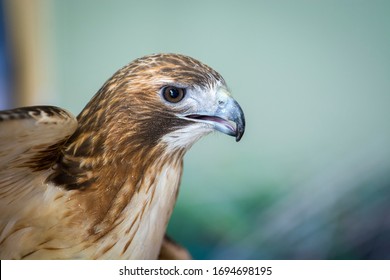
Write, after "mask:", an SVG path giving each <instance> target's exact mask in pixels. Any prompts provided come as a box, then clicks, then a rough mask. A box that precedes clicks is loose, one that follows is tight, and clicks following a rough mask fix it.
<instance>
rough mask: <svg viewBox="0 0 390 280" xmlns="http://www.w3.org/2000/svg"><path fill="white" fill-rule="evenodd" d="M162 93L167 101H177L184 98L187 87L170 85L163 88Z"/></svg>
mask: <svg viewBox="0 0 390 280" xmlns="http://www.w3.org/2000/svg"><path fill="white" fill-rule="evenodd" d="M162 94H163V96H164V98H165V100H166V101H168V102H171V103H177V102H179V101H181V100H182V99H183V98H184V95H185V89H184V88H177V87H173V86H168V87H165V88H163V89H162Z"/></svg>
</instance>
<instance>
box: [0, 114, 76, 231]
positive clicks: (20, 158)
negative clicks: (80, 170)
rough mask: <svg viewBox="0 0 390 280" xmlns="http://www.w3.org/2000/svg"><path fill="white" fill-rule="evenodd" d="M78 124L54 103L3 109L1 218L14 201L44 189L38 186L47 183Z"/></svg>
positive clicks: (0, 126) (0, 131) (0, 123)
mask: <svg viewBox="0 0 390 280" xmlns="http://www.w3.org/2000/svg"><path fill="white" fill-rule="evenodd" d="M76 127H77V120H76V118H75V117H74V116H73V115H72V114H70V113H69V112H67V111H65V110H63V109H60V108H57V107H53V106H34V107H24V108H18V109H13V110H7V111H0V219H1V220H3V219H5V218H6V216H7V212H8V213H12V212H11V211H7V210H10V209H7V207H11V208H12V206H11V204H13V205H14V204H15V202H17V201H18V200H21V199H23V201H24V202H27V201H25V199H26V196H32V193H34V192H35V191H42V190H37V188H38V189H39V188H42V186H43V185H44V180H45V179H46V177H47V174H48V172H51V171H50V169H51V167H52V166H53V164H54V161H55V160H56V159H57V158H58V155H59V149H60V148H61V146H62V145H63V144H64V143H65V141H66V140H67V139H68V138H69V136H70V135H72V134H73V132H74V131H75V130H76ZM27 198H28V197H27ZM23 201H21V203H23ZM16 204H17V203H16ZM0 222H1V221H0ZM0 226H2V225H0Z"/></svg>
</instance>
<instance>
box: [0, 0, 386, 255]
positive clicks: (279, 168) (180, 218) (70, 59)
mask: <svg viewBox="0 0 390 280" xmlns="http://www.w3.org/2000/svg"><path fill="white" fill-rule="evenodd" d="M11 1H12V0H11ZM5 2H7V1H5ZM19 2H23V1H22V0H20V1H19ZM30 2H34V1H30ZM35 4H36V5H38V6H39V9H38V11H36V13H35V14H36V15H39V16H38V17H37V18H36V19H33V21H34V22H35V23H36V25H37V28H38V29H40V30H42V31H41V32H40V36H39V37H37V38H35V39H34V40H33V42H35V43H36V41H37V40H39V42H40V43H39V45H40V46H41V47H40V48H38V49H39V51H38V53H39V55H37V58H36V60H37V61H36V62H35V65H38V66H39V67H40V70H39V71H41V72H42V73H43V74H42V75H41V76H40V81H41V83H40V84H39V85H38V86H37V89H36V93H35V95H34V96H35V97H34V98H35V99H33V101H32V102H38V103H46V104H47V103H48V104H54V105H58V106H62V107H64V108H68V109H70V110H71V111H72V112H73V113H74V114H78V113H79V112H80V110H81V109H82V108H83V107H84V105H85V104H86V103H87V102H88V100H89V99H90V98H91V97H92V96H93V94H94V93H95V92H96V91H97V90H98V89H99V88H100V86H101V85H102V84H103V83H104V82H105V80H107V79H108V78H109V77H110V76H111V75H112V74H113V73H114V72H115V71H116V70H117V69H118V68H120V67H122V66H123V65H125V64H127V63H128V62H130V61H131V60H133V59H135V58H137V57H140V56H143V55H146V54H150V53H156V52H175V53H182V54H186V55H190V56H193V57H195V58H197V59H199V60H201V61H202V62H204V63H206V64H208V65H209V66H211V67H213V68H214V69H216V70H217V71H218V72H220V73H221V74H222V75H223V76H224V78H225V79H226V81H227V83H228V85H229V87H230V89H231V91H232V93H233V95H234V97H235V98H236V100H238V102H239V103H240V104H241V106H242V108H243V110H244V112H245V114H246V119H247V130H246V133H245V135H244V137H243V139H242V141H241V142H239V143H238V144H237V143H235V141H234V139H233V138H230V137H226V136H225V135H222V134H217V133H216V134H213V135H211V136H208V137H206V138H205V139H203V140H201V141H200V142H199V143H197V144H196V145H195V146H194V147H193V148H192V150H191V151H190V152H188V153H187V155H186V158H185V171H184V175H183V176H184V177H183V180H182V186H181V191H180V195H179V200H178V202H177V205H176V208H175V211H174V214H173V216H172V219H171V222H170V225H169V230H168V232H169V234H170V235H171V236H172V237H173V238H174V239H176V240H177V241H179V243H181V244H183V245H184V246H186V247H188V248H189V250H190V251H191V253H192V254H193V256H194V258H196V259H390V217H389V215H390V2H389V1H372V0H371V1H368V0H367V1H359V0H356V1H343V0H337V1H335V0H333V1H332V0H329V1H309V0H307V1H302V0H298V1H249V0H240V1H238V0H237V1H232V0H231V1H226V0H224V1H222V0H221V1H209V0H197V1H178V0H177V1H172V0H166V1H152V0H148V1H128V0H127V1H125V0H115V1H105V0H99V1H96V0H95V1H93V0H83V1H80V0H67V1H62V0H53V1H50V0H39V1H38V0H36V1H35ZM22 27H23V26H22ZM35 43H34V44H35ZM37 44H38V43H37ZM39 58H42V60H40V59H39ZM37 71H38V70H37ZM16 105H19V104H16ZM29 105H32V104H29Z"/></svg>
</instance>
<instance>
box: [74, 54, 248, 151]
mask: <svg viewBox="0 0 390 280" xmlns="http://www.w3.org/2000/svg"><path fill="white" fill-rule="evenodd" d="M84 118H85V119H88V122H86V123H83V119H84ZM79 121H80V124H81V125H88V124H89V125H91V122H94V123H96V125H97V126H98V127H99V129H104V128H106V129H109V130H110V132H109V133H108V134H109V135H110V137H109V138H111V139H112V140H113V141H114V142H115V143H120V142H122V141H124V142H127V143H129V141H130V140H131V141H130V142H131V143H134V142H137V141H139V143H136V144H139V145H141V146H142V145H149V144H150V145H156V144H157V143H160V144H165V145H167V148H171V149H176V148H179V149H181V148H184V149H188V148H189V147H190V146H191V145H192V144H193V143H194V142H195V141H196V140H197V139H199V138H200V137H201V136H203V135H205V134H207V133H209V132H211V131H213V130H218V131H221V132H223V133H225V134H228V135H231V136H235V137H236V140H237V141H239V140H240V139H241V137H242V135H243V133H244V129H245V119H244V114H243V111H242V109H241V107H240V106H239V105H238V103H237V102H236V101H235V100H234V99H233V98H232V96H231V95H230V93H229V91H228V89H227V86H226V83H225V81H224V79H223V78H222V76H221V75H220V74H218V73H217V72H216V71H214V70H213V69H211V68H210V67H208V66H207V65H205V64H203V63H201V62H199V61H197V60H195V59H193V58H191V57H188V56H184V55H178V54H155V55H150V56H146V57H143V58H140V59H137V60H135V61H133V62H131V63H130V64H128V65H127V66H125V67H123V68H122V69H120V70H119V71H118V72H116V73H115V74H114V75H113V77H112V78H111V79H110V80H108V81H107V82H106V84H105V85H104V86H103V87H102V88H101V90H100V91H99V92H98V94H97V95H96V96H95V97H94V98H93V99H92V100H91V102H90V103H89V104H88V105H87V107H86V108H85V110H84V111H83V112H82V114H81V115H80V116H79ZM134 136H136V138H137V140H134V139H130V138H133V137H134Z"/></svg>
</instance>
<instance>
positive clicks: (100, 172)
mask: <svg viewBox="0 0 390 280" xmlns="http://www.w3.org/2000/svg"><path fill="white" fill-rule="evenodd" d="M214 130H217V131H220V132H222V133H225V134H227V135H231V136H234V137H235V138H236V140H237V141H239V140H240V139H241V137H242V135H243V133H244V130H245V119H244V114H243V111H242V109H241V107H240V106H239V104H238V103H237V102H236V101H235V100H234V99H233V98H232V96H231V95H230V93H229V90H228V88H227V86H226V83H225V81H224V79H223V78H222V76H221V75H220V74H218V73H217V72H216V71H214V70H213V69H212V68H210V67H208V66H206V65H205V64H203V63H201V62H199V61H197V60H195V59H193V58H191V57H188V56H184V55H178V54H154V55H149V56H145V57H142V58H139V59H136V60H134V61H133V62H131V63H130V64H128V65H126V66H125V67H123V68H122V69H120V70H119V71H117V72H116V73H115V74H114V75H113V76H112V77H111V78H110V79H109V80H108V81H107V82H106V83H105V84H104V85H103V86H102V88H101V89H100V90H99V91H98V92H97V93H96V95H95V96H94V97H93V98H92V99H91V101H90V102H89V103H88V104H87V105H86V107H85V108H84V109H83V110H82V112H81V113H80V114H79V115H78V117H77V118H75V117H74V116H72V114H71V113H69V112H68V111H66V110H64V109H61V108H58V107H54V106H33V107H24V108H17V109H13V110H7V111H2V112H0V148H1V150H0V258H1V259H156V258H158V257H159V256H160V257H162V258H164V257H168V258H175V257H178V258H180V257H184V258H185V257H187V255H186V251H185V250H184V249H180V247H178V246H176V245H175V244H174V243H173V242H172V241H170V240H169V239H166V238H165V231H166V227H167V223H168V221H169V219H170V216H171V213H172V210H173V207H174V204H175V201H176V197H177V193H178V189H179V185H180V178H181V174H182V168H183V156H184V154H185V152H186V151H187V150H188V149H189V148H190V147H191V146H192V145H193V144H194V143H195V142H196V141H197V140H198V139H199V138H201V137H202V136H204V135H206V134H208V133H210V132H212V131H214ZM175 248H176V249H177V248H178V250H177V252H179V253H178V254H176V253H175V252H176V251H175V250H176V249H175Z"/></svg>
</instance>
